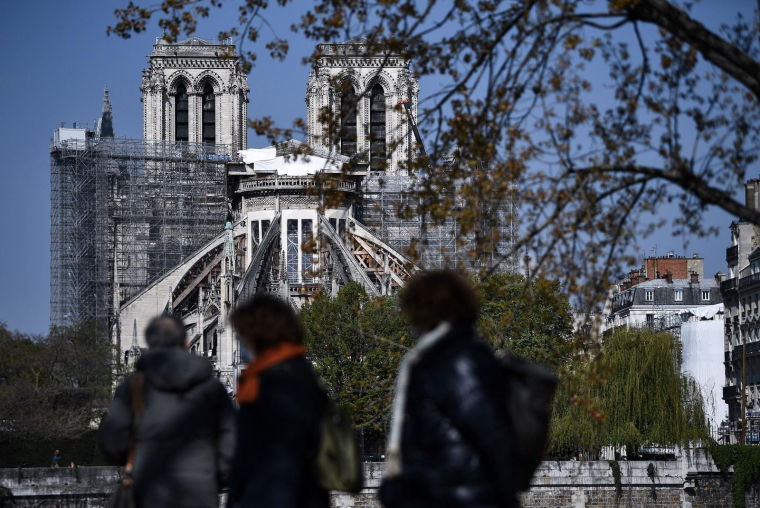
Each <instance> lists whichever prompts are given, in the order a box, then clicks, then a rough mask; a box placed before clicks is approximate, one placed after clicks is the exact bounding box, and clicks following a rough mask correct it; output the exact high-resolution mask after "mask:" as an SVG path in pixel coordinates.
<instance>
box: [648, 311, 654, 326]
mask: <svg viewBox="0 0 760 508" xmlns="http://www.w3.org/2000/svg"><path fill="white" fill-rule="evenodd" d="M653 324H654V314H647V326H652V325H653Z"/></svg>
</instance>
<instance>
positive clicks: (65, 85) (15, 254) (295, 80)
mask: <svg viewBox="0 0 760 508" xmlns="http://www.w3.org/2000/svg"><path fill="white" fill-rule="evenodd" d="M148 3H150V2H148ZM274 3H275V2H272V4H274ZM125 4H126V1H124V0H118V1H111V0H70V1H66V2H61V1H53V0H44V1H43V0H38V1H35V2H6V4H5V5H4V6H3V16H2V17H0V45H1V46H2V47H3V53H2V57H1V58H2V62H1V63H2V65H0V97H2V108H3V112H2V121H0V148H2V154H3V156H2V158H0V172H1V173H2V185H0V239H2V240H0V241H2V245H1V246H0V321H5V322H6V323H7V324H8V325H9V327H10V328H12V329H13V328H17V329H19V330H21V331H25V332H32V333H44V332H45V331H47V329H48V326H49V313H50V310H49V305H50V304H49V302H50V160H49V149H48V145H49V142H50V138H51V137H52V134H53V130H54V129H55V128H56V127H58V126H59V125H60V124H61V122H66V123H67V124H68V125H71V123H72V122H87V123H90V124H92V121H93V119H95V118H97V117H98V116H99V115H100V108H101V104H102V96H103V87H104V86H108V89H109V91H110V97H111V102H112V104H113V111H114V127H115V130H116V134H117V136H128V137H141V136H142V105H141V103H140V91H139V86H140V80H141V71H142V69H144V68H145V67H146V64H147V55H148V54H149V53H150V52H151V50H152V44H153V43H154V40H155V37H156V36H159V35H160V31H159V30H158V29H157V28H156V27H155V25H153V26H152V27H150V28H149V31H148V33H145V34H141V35H139V36H135V37H132V38H131V39H129V40H122V39H118V38H116V37H113V36H111V37H108V36H106V27H107V26H108V24H109V23H112V21H113V19H114V18H113V11H114V9H115V8H117V7H122V6H124V5H125ZM233 4H234V2H233ZM705 4H706V5H705ZM752 5H754V2H750V1H749V0H747V1H746V2H745V1H740V0H731V1H728V2H712V1H709V2H703V4H702V5H701V6H699V7H698V13H699V15H700V16H699V17H700V18H701V19H709V20H711V21H715V20H721V21H727V20H728V18H727V15H728V14H729V13H730V12H731V11H732V10H733V11H734V12H735V10H734V9H736V8H742V9H743V10H745V11H746V9H747V7H749V8H750V9H751V6H752ZM231 7H234V5H233V6H231ZM272 9H273V10H272V11H271V13H270V15H269V16H268V19H269V21H270V22H271V23H272V25H273V26H274V28H275V29H276V30H278V31H281V32H282V33H281V35H283V36H285V37H287V38H289V40H290V42H291V52H290V56H289V57H288V59H287V60H286V61H285V62H276V61H272V60H271V59H269V58H268V57H267V56H266V55H265V54H261V55H260V56H259V62H258V64H257V66H256V67H255V68H254V69H253V71H252V73H251V75H250V76H249V86H250V87H251V94H250V104H249V108H248V109H249V115H251V116H264V115H271V116H272V117H273V118H274V119H275V120H276V121H278V122H279V123H280V124H282V125H288V126H289V125H290V124H291V122H292V120H293V119H295V118H297V117H303V116H305V112H306V111H305V110H306V105H305V102H304V97H305V92H306V81H307V79H308V68H307V67H304V66H303V65H302V64H301V58H302V57H303V56H306V55H308V54H310V53H311V51H312V50H313V42H310V41H304V40H302V39H298V38H296V37H294V36H293V34H290V33H289V32H288V30H287V27H288V26H289V25H290V23H293V22H295V21H296V19H295V18H294V14H293V13H294V11H296V10H297V9H295V8H294V7H292V6H291V7H290V8H289V9H282V8H276V7H273V8H272ZM235 18H236V13H235V11H234V8H225V9H223V10H221V11H214V15H213V16H212V17H211V18H210V19H208V20H204V21H202V22H201V23H200V25H199V28H198V33H197V35H198V36H199V37H206V38H212V37H215V36H216V35H217V33H218V32H219V30H221V29H225V28H229V27H230V26H232V25H233V24H234V22H235ZM435 85H436V83H435V78H430V79H426V80H424V81H423V82H422V83H421V93H420V96H421V98H423V97H424V96H425V95H426V93H430V92H432V91H433V89H434V88H435ZM264 144H265V140H262V139H257V138H256V137H255V136H254V135H253V134H249V145H250V146H252V147H256V146H262V145H264ZM671 212H673V210H670V211H668V210H666V211H665V212H664V215H667V214H668V213H671ZM704 220H705V221H706V223H707V224H708V225H715V226H718V227H719V228H720V231H721V232H720V236H719V237H717V238H715V237H712V238H707V239H696V238H686V239H684V238H680V237H679V238H674V237H672V236H671V234H670V232H669V230H667V229H666V230H663V231H660V232H658V233H657V234H655V235H653V236H651V237H650V238H648V239H646V240H645V241H644V242H643V243H644V245H643V246H642V247H643V248H645V249H647V250H648V252H647V253H648V254H651V253H652V251H651V249H652V248H653V247H654V245H655V244H656V245H657V252H658V253H659V254H664V253H665V252H666V251H669V250H673V251H675V252H676V254H686V255H689V256H690V255H691V254H692V253H694V252H699V253H700V254H701V255H702V256H704V257H705V273H706V274H707V275H712V274H714V273H715V272H717V271H718V270H722V271H725V269H726V268H725V261H724V256H725V248H726V247H727V246H728V245H729V243H730V238H729V234H728V225H729V224H730V222H731V217H730V216H728V215H727V214H726V213H724V212H722V211H719V210H715V209H709V210H708V211H707V212H706V213H705V216H704ZM685 240H688V241H689V246H688V248H686V249H685V248H684V241H685Z"/></svg>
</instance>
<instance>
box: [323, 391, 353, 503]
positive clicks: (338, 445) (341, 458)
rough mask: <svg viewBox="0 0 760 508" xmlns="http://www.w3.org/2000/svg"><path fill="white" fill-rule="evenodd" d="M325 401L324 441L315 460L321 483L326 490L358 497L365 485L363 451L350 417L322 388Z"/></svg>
mask: <svg viewBox="0 0 760 508" xmlns="http://www.w3.org/2000/svg"><path fill="white" fill-rule="evenodd" d="M320 391H321V392H322V394H323V396H324V400H325V406H324V409H323V413H322V438H321V440H320V444H319V451H318V452H317V457H316V459H315V461H314V473H315V475H316V477H317V483H318V484H319V486H320V487H322V488H323V489H325V490H337V491H341V492H350V493H352V494H357V493H358V492H359V491H361V489H362V485H363V484H364V468H363V467H362V457H361V449H360V448H359V442H358V439H357V437H356V431H355V430H354V426H353V424H352V423H351V417H350V415H349V414H348V413H347V412H346V411H344V410H343V409H341V408H339V407H338V406H337V405H336V404H335V403H334V402H333V401H332V399H331V398H330V396H329V395H327V393H326V392H325V390H324V389H323V388H322V387H320Z"/></svg>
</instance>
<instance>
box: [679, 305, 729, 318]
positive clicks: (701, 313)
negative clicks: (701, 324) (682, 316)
mask: <svg viewBox="0 0 760 508" xmlns="http://www.w3.org/2000/svg"><path fill="white" fill-rule="evenodd" d="M684 312H688V313H689V314H692V315H694V316H696V317H698V318H700V319H712V318H713V317H715V314H719V313H721V312H723V304H722V303H716V304H715V305H702V306H700V307H692V308H691V309H686V310H685V311H684Z"/></svg>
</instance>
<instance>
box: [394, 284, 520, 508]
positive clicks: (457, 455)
mask: <svg viewBox="0 0 760 508" xmlns="http://www.w3.org/2000/svg"><path fill="white" fill-rule="evenodd" d="M401 304H402V308H403V310H404V312H405V313H406V314H407V316H408V317H409V319H410V321H411V324H412V326H413V327H414V328H415V329H416V330H417V331H418V332H419V333H420V337H419V340H418V341H417V344H416V346H415V347H414V349H413V350H412V351H411V352H410V353H408V355H407V356H406V357H405V358H404V360H403V362H402V363H401V368H400V370H399V375H398V380H397V382H396V395H395V399H394V401H393V409H392V418H391V431H390V438H389V444H388V450H387V472H386V476H385V478H384V480H383V483H382V485H381V488H380V500H381V501H382V503H383V505H384V506H385V507H386V508H401V507H403V508H435V507H439V506H446V507H449V508H465V507H467V508H512V507H516V506H519V504H518V500H517V489H516V485H515V471H516V468H517V467H519V464H515V462H516V461H515V458H514V453H513V450H514V443H513V441H512V439H513V437H512V433H511V420H510V418H509V413H508V409H507V403H506V401H507V390H506V382H505V379H504V376H503V374H502V370H501V366H500V364H499V361H498V359H497V358H496V357H495V355H494V351H493V350H492V349H491V347H490V346H489V345H488V344H487V343H486V342H485V341H484V340H482V339H481V338H480V337H479V336H478V334H477V332H476V331H475V323H476V321H477V318H478V311H479V309H478V299H477V295H476V294H475V291H474V290H473V288H472V287H471V285H470V284H469V283H468V282H467V281H466V280H464V279H463V278H462V277H461V276H460V275H458V274H457V273H455V272H452V271H446V270H444V271H433V272H428V273H425V274H422V275H420V276H417V277H415V278H414V279H412V280H411V281H410V282H409V284H408V285H407V286H406V288H405V289H404V290H403V292H402V294H401Z"/></svg>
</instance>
